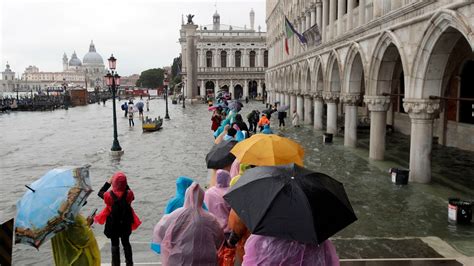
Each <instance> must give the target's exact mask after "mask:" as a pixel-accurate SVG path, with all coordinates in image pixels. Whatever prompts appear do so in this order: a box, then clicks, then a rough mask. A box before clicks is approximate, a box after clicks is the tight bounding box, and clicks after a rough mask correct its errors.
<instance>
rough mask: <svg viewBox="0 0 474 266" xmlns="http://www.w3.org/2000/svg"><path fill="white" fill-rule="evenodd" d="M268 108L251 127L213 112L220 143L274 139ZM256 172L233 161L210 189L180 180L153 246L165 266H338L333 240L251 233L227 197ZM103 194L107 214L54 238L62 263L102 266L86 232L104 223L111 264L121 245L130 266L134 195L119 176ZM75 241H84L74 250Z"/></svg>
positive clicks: (216, 173) (226, 112) (255, 115)
mask: <svg viewBox="0 0 474 266" xmlns="http://www.w3.org/2000/svg"><path fill="white" fill-rule="evenodd" d="M127 105H128V106H127V108H126V109H125V110H124V111H128V115H129V114H130V111H129V110H130V107H131V106H132V108H133V102H129V103H128V104H127ZM269 110H270V111H268V110H264V111H262V113H260V112H259V111H258V110H252V111H251V112H250V113H249V114H248V115H247V119H248V121H249V126H247V124H246V123H245V122H244V120H243V118H242V115H241V114H239V111H240V109H239V108H238V107H237V108H235V109H229V108H225V107H222V108H216V109H215V110H214V111H213V114H212V118H211V120H212V127H211V129H212V131H213V134H214V137H215V144H219V143H221V142H228V141H243V140H245V139H247V138H252V137H253V135H256V134H272V130H271V128H270V118H271V114H272V113H274V112H277V106H273V107H272V108H270V109H269ZM272 110H274V111H272ZM132 114H133V110H132ZM126 115H127V113H126ZM129 117H130V116H129ZM132 118H133V116H132ZM279 119H280V115H279ZM293 120H294V118H293ZM257 131H258V132H257ZM255 167H257V166H256V165H249V164H243V163H240V162H239V160H238V159H235V160H233V161H232V163H230V164H228V165H225V166H223V167H222V168H221V169H212V173H213V174H212V176H211V178H210V180H209V184H208V186H209V187H208V188H207V190H206V191H204V189H203V187H202V186H201V185H200V184H199V183H198V182H196V181H195V180H194V179H192V178H191V177H186V176H180V177H178V178H177V180H176V195H175V196H173V197H172V198H171V199H170V200H169V201H168V203H167V205H166V207H165V209H164V210H163V213H164V215H163V217H162V218H161V219H160V220H159V221H158V223H157V224H156V226H155V227H154V230H153V236H152V242H151V246H150V247H151V249H152V250H153V251H155V252H156V253H158V254H161V261H162V263H163V265H339V258H338V257H337V255H336V251H335V248H334V246H333V245H332V243H331V241H330V240H325V241H324V242H323V243H321V244H320V245H317V244H313V243H301V242H298V241H295V240H289V239H282V238H278V237H274V236H264V235H256V234H252V232H251V231H250V230H249V229H248V228H247V226H246V224H245V223H244V222H243V221H242V220H241V219H240V217H239V215H238V213H237V212H236V211H235V210H233V209H232V208H231V206H230V205H229V203H228V202H227V201H226V200H225V199H224V195H225V194H226V193H227V192H228V190H229V189H230V187H232V186H234V185H235V184H236V183H237V182H238V180H239V178H241V176H242V175H243V174H244V173H245V171H247V170H248V169H250V168H255ZM98 196H99V197H100V198H102V199H103V202H104V204H105V207H104V209H103V210H102V211H100V212H99V213H98V214H97V215H96V216H95V217H92V216H91V217H87V219H84V218H83V217H82V216H78V217H77V218H76V222H75V225H74V226H73V227H70V228H69V229H68V230H66V231H63V232H61V233H59V234H57V235H56V236H55V237H54V238H53V241H52V242H53V252H54V260H55V262H56V264H57V265H100V252H99V251H98V247H97V243H96V242H95V238H94V235H93V234H92V231H91V230H90V228H89V226H90V224H91V223H92V222H95V223H98V224H105V227H104V234H105V235H106V237H107V238H109V239H110V241H111V254H112V265H120V242H121V243H122V247H123V251H124V255H125V263H126V265H133V252H132V247H131V245H130V241H129V239H130V235H131V233H132V232H133V231H134V230H136V229H137V228H138V227H139V226H140V224H141V221H140V219H139V217H138V216H137V214H136V213H135V211H134V210H133V208H132V207H131V203H132V202H133V200H134V199H135V196H134V193H133V191H132V190H131V188H130V187H129V186H128V184H127V177H126V176H125V174H124V173H123V172H117V173H115V174H114V175H113V176H112V177H110V178H109V179H108V180H107V182H105V183H104V185H103V186H102V188H101V189H100V190H99V192H98ZM78 235H81V236H82V237H78ZM75 238H77V239H79V240H75ZM70 239H73V241H71V240H70ZM74 241H76V242H77V241H82V242H81V243H80V244H77V245H76V244H74ZM71 258H74V259H71Z"/></svg>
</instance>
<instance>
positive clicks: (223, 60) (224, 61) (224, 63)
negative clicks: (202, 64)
mask: <svg viewBox="0 0 474 266" xmlns="http://www.w3.org/2000/svg"><path fill="white" fill-rule="evenodd" d="M221 67H227V52H226V51H222V52H221Z"/></svg>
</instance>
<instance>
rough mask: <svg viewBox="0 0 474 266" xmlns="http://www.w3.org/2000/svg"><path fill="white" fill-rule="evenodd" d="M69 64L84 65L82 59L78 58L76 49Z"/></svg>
mask: <svg viewBox="0 0 474 266" xmlns="http://www.w3.org/2000/svg"><path fill="white" fill-rule="evenodd" d="M69 66H82V62H81V59H79V58H77V55H76V51H74V53H73V54H72V57H71V60H69Z"/></svg>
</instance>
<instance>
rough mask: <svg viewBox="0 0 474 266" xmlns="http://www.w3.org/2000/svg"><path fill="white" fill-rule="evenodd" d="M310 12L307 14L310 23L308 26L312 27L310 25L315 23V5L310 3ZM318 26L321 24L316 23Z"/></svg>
mask: <svg viewBox="0 0 474 266" xmlns="http://www.w3.org/2000/svg"><path fill="white" fill-rule="evenodd" d="M310 12H311V13H310V15H309V16H310V17H309V20H310V22H309V23H310V24H311V26H310V27H312V26H314V24H316V6H315V5H314V4H313V5H311V8H310ZM318 26H319V27H321V25H318Z"/></svg>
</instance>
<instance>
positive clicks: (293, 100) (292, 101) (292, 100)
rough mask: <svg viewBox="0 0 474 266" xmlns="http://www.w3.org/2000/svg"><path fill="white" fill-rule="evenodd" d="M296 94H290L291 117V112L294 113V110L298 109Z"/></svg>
mask: <svg viewBox="0 0 474 266" xmlns="http://www.w3.org/2000/svg"><path fill="white" fill-rule="evenodd" d="M296 104H297V102H296V95H295V94H291V95H290V112H289V113H290V117H291V114H293V111H295V110H296Z"/></svg>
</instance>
